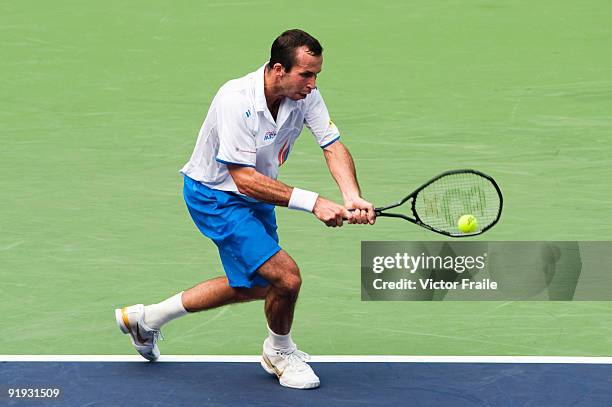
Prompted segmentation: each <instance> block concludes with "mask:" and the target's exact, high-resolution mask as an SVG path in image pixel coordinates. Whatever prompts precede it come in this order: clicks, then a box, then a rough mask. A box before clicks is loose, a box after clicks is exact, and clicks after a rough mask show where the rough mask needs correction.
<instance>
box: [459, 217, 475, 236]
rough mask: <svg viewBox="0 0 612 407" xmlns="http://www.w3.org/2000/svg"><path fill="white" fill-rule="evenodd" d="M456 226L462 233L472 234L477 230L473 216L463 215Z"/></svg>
mask: <svg viewBox="0 0 612 407" xmlns="http://www.w3.org/2000/svg"><path fill="white" fill-rule="evenodd" d="M457 226H458V227H459V230H460V231H462V232H463V233H472V232H474V231H476V229H478V221H477V220H476V218H475V217H474V215H463V216H462V217H460V218H459V221H457Z"/></svg>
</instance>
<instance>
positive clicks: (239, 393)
mask: <svg viewBox="0 0 612 407" xmlns="http://www.w3.org/2000/svg"><path fill="white" fill-rule="evenodd" d="M312 365H313V367H314V369H315V371H316V372H317V374H318V375H319V377H320V378H321V383H322V385H321V387H320V388H318V389H316V390H307V391H300V390H293V389H287V388H284V387H281V386H280V385H279V384H278V382H277V379H276V378H275V377H273V376H269V375H268V374H266V373H265V372H264V371H263V370H262V368H261V367H260V366H259V364H258V363H215V362H206V363H179V362H176V363H175V362H165V363H146V362H145V363H134V362H2V363H0V379H1V384H0V388H1V389H2V395H1V396H0V405H9V406H22V405H23V406H25V405H41V406H43V405H44V406H47V405H61V406H215V405H218V406H227V405H249V406H273V405H284V406H306V405H308V406H312V405H317V406H322V405H333V406H339V405H363V406H371V405H414V406H609V405H612V365H586V364H584V365H583V364H491V363H486V364H485V363H313V364H312ZM9 388H59V389H60V390H61V395H60V396H59V398H58V399H55V400H53V399H24V398H20V399H16V398H9V397H8V389H9Z"/></svg>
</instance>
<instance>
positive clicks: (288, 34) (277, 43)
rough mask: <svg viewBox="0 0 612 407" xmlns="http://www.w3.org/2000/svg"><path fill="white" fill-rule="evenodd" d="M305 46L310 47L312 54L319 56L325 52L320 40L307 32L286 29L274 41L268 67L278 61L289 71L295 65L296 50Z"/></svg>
mask: <svg viewBox="0 0 612 407" xmlns="http://www.w3.org/2000/svg"><path fill="white" fill-rule="evenodd" d="M303 46H306V47H307V48H308V53H309V54H310V55H314V56H319V55H321V53H322V52H323V47H321V44H319V41H317V39H316V38H314V37H313V36H312V35H310V34H308V33H307V32H305V31H302V30H298V29H293V30H287V31H285V32H284V33H282V34H281V35H280V36H279V37H278V38H277V39H275V40H274V42H273V43H272V49H271V50H270V62H268V69H272V67H273V66H274V64H276V63H278V64H281V65H282V66H283V67H284V68H285V70H286V71H287V72H289V71H290V70H291V68H292V67H293V65H295V50H296V49H297V48H299V47H303Z"/></svg>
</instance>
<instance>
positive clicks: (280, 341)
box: [268, 326, 295, 349]
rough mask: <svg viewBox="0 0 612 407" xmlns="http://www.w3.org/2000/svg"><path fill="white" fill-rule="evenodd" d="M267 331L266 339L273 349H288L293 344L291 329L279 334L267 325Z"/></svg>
mask: <svg viewBox="0 0 612 407" xmlns="http://www.w3.org/2000/svg"><path fill="white" fill-rule="evenodd" d="M268 333H269V334H268V341H269V343H270V345H271V346H272V347H273V348H274V349H290V348H293V347H294V346H295V343H293V339H291V331H289V333H288V334H286V335H279V334H276V333H274V332H273V331H272V330H271V329H270V327H269V326H268Z"/></svg>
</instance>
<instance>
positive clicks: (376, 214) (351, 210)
mask: <svg viewBox="0 0 612 407" xmlns="http://www.w3.org/2000/svg"><path fill="white" fill-rule="evenodd" d="M348 211H349V212H355V209H349V210H348ZM381 213H382V211H381V210H380V209H379V208H374V215H375V216H380V214H381ZM343 219H344V220H348V218H343Z"/></svg>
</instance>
